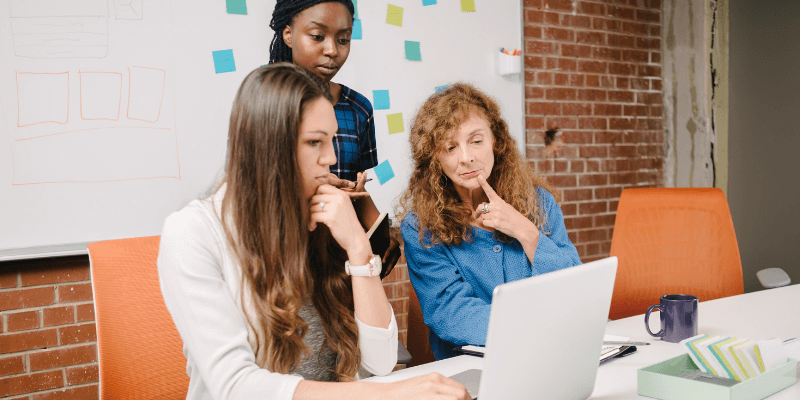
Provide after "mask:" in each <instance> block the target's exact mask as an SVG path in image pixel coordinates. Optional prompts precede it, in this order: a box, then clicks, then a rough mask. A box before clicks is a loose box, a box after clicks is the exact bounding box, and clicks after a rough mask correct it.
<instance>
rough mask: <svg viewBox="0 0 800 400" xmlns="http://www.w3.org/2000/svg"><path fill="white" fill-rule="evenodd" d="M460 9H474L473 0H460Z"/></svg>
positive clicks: (471, 10)
mask: <svg viewBox="0 0 800 400" xmlns="http://www.w3.org/2000/svg"><path fill="white" fill-rule="evenodd" d="M461 11H463V12H473V11H475V0H461Z"/></svg>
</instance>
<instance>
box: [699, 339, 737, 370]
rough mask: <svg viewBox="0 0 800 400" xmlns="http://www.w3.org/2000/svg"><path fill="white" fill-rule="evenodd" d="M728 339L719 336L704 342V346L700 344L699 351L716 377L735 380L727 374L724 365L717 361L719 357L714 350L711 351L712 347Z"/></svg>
mask: <svg viewBox="0 0 800 400" xmlns="http://www.w3.org/2000/svg"><path fill="white" fill-rule="evenodd" d="M728 339H730V337H728V336H717V337H715V338H714V339H711V340H708V341H705V342H703V343H702V344H699V343H698V345H697V349H698V350H700V353H701V354H702V355H703V356H704V357H705V362H706V363H707V364H708V367H709V368H711V369H712V372H713V373H714V375H716V376H721V377H723V378H730V379H733V378H732V377H731V376H730V375H728V374H727V373H726V372H725V368H724V367H723V366H722V363H721V362H719V360H717V357H716V356H715V355H714V350H712V349H711V346H713V345H715V344H717V343H721V342H724V341H726V340H728Z"/></svg>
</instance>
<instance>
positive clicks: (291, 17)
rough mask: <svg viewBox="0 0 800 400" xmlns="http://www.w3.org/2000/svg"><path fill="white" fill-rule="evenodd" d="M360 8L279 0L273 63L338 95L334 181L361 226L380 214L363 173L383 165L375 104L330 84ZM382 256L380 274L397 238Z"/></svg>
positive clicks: (345, 0) (347, 1) (347, 2)
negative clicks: (304, 73)
mask: <svg viewBox="0 0 800 400" xmlns="http://www.w3.org/2000/svg"><path fill="white" fill-rule="evenodd" d="M354 14H355V8H354V7H353V2H352V1H351V0H278V1H277V3H276V4H275V10H274V11H273V13H272V21H270V25H269V26H270V28H272V30H273V31H275V35H274V36H273V37H272V43H271V44H270V49H269V62H270V64H271V63H276V62H291V63H294V64H296V65H298V66H300V67H303V68H305V69H307V70H309V71H311V72H312V73H313V74H314V75H317V76H319V77H320V78H322V80H323V81H325V83H326V85H328V87H329V89H330V93H331V95H332V97H333V104H334V107H333V108H334V111H335V112H336V120H337V122H338V124H339V132H338V133H337V134H336V136H335V137H334V139H333V144H334V150H335V151H336V163H335V164H333V165H331V173H332V176H331V179H330V183H331V184H332V185H334V186H337V187H339V188H341V189H345V190H346V191H348V192H349V193H350V195H351V197H352V198H353V199H354V200H353V201H354V204H353V205H354V206H355V209H356V213H357V214H358V217H359V220H360V221H361V224H362V225H363V226H364V227H365V228H369V227H371V226H372V224H373V223H374V222H375V220H376V219H377V218H378V216H379V215H380V212H378V209H377V207H375V203H373V201H372V198H370V197H369V195H368V193H366V192H365V191H364V183H365V182H366V178H367V174H366V173H364V171H366V170H368V169H370V168H373V167H375V166H377V165H378V151H377V148H376V143H375V125H374V120H373V115H372V104H371V103H370V102H369V100H367V98H366V97H364V96H363V95H361V94H360V93H358V92H356V91H355V90H353V89H350V88H349V87H347V86H345V85H342V84H338V83H334V82H331V79H333V77H334V76H336V73H337V72H339V69H341V68H342V66H343V65H344V63H345V62H346V61H347V57H348V56H349V55H350V35H351V34H352V32H353V15H354ZM390 240H391V243H390V246H389V249H388V250H387V251H386V254H383V258H382V261H383V271H381V278H383V277H385V276H386V275H388V273H389V272H390V271H391V269H392V268H394V265H395V264H396V263H397V260H398V259H399V258H400V243H399V241H397V240H396V239H394V237H391V238H390Z"/></svg>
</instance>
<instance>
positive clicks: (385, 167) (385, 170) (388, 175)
mask: <svg viewBox="0 0 800 400" xmlns="http://www.w3.org/2000/svg"><path fill="white" fill-rule="evenodd" d="M375 175H378V180H379V181H380V182H381V185H383V184H384V183H386V181H388V180H389V179H392V178H394V171H392V165H391V164H389V160H386V161H384V162H382V163H380V164H378V166H377V167H375Z"/></svg>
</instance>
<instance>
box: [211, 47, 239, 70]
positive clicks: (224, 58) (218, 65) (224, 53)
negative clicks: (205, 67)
mask: <svg viewBox="0 0 800 400" xmlns="http://www.w3.org/2000/svg"><path fill="white" fill-rule="evenodd" d="M211 54H212V55H213V56H214V71H216V73H218V74H221V73H223V72H234V71H236V63H234V62H233V50H217V51H214V52H212V53H211Z"/></svg>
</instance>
